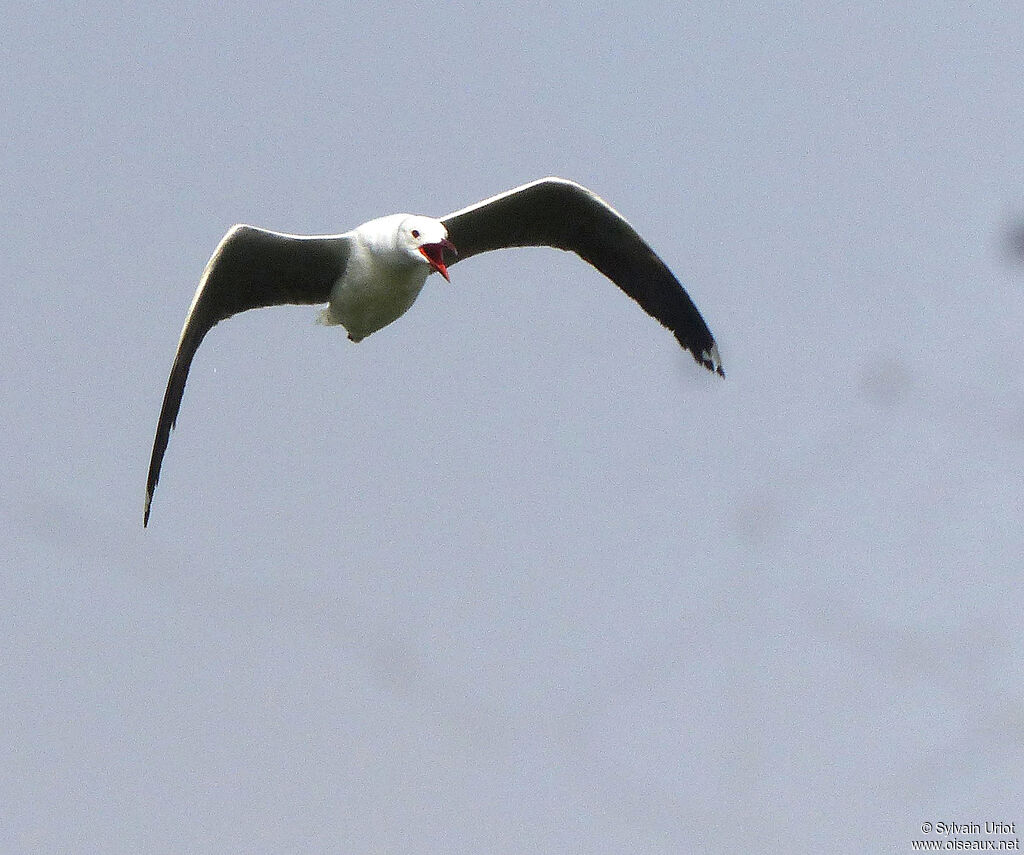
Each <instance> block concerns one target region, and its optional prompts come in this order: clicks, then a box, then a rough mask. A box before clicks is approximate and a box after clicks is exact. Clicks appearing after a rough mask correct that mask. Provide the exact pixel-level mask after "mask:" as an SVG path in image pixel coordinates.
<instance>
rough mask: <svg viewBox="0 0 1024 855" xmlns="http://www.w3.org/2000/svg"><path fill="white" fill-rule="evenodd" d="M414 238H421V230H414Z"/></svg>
mask: <svg viewBox="0 0 1024 855" xmlns="http://www.w3.org/2000/svg"><path fill="white" fill-rule="evenodd" d="M412 236H413V237H414V238H418V237H419V236H420V230H419V229H413V230H412Z"/></svg>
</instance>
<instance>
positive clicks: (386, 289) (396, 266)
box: [321, 214, 430, 341]
mask: <svg viewBox="0 0 1024 855" xmlns="http://www.w3.org/2000/svg"><path fill="white" fill-rule="evenodd" d="M404 216H405V215H404V214H396V215H393V216H390V217H382V218H380V219H379V220H371V221H370V222H368V223H365V224H364V225H362V226H360V227H359V228H358V229H356V230H355V232H354V233H353V238H354V239H353V243H352V250H351V252H350V254H349V258H348V264H347V265H346V266H345V272H344V273H343V274H342V275H341V276H340V277H339V278H338V280H337V281H336V282H335V283H334V287H333V289H332V290H331V302H330V305H329V306H328V308H327V309H326V310H325V312H324V314H323V316H322V317H321V320H322V322H324V323H328V324H330V323H335V324H341V325H342V326H344V327H345V329H346V330H347V331H348V334H349V338H351V339H352V340H353V341H360V340H362V339H364V338H366V337H367V336H368V335H370V334H371V333H375V332H376V331H377V330H379V329H381V328H382V327H386V326H387V325H388V324H390V323H391V322H392V321H395V320H397V319H398V318H400V317H401V316H402V315H404V314H405V313H406V312H407V311H408V310H409V307H410V306H412V304H413V303H414V302H416V298H417V297H418V296H419V293H420V291H421V290H422V289H423V285H424V283H425V282H426V279H427V275H428V274H429V273H430V267H429V266H428V265H427V264H425V263H418V262H417V260H416V259H415V258H412V257H410V256H409V255H408V254H407V253H405V252H402V251H401V250H399V249H398V247H397V246H396V245H395V237H394V236H395V231H396V229H397V223H398V222H401V220H402V218H403V217H404Z"/></svg>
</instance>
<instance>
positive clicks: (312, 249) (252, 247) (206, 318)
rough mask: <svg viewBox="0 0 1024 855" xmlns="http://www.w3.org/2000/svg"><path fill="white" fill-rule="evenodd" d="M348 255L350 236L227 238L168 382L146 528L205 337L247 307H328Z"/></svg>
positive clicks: (209, 268) (240, 231)
mask: <svg viewBox="0 0 1024 855" xmlns="http://www.w3.org/2000/svg"><path fill="white" fill-rule="evenodd" d="M348 252H349V238H348V237H347V236H345V235H327V236H312V237H307V236H302V235H285V234H278V233H277V232H269V231H266V230H264V229H257V228H254V227H253V226H244V225H242V226H234V227H233V228H232V229H231V230H230V231H229V232H228V233H227V234H226V235H224V239H223V240H221V242H220V245H219V246H218V247H217V249H216V250H214V253H213V256H212V257H211V258H210V261H209V262H208V263H207V265H206V270H205V271H204V272H203V278H202V279H201V280H200V281H199V287H198V288H197V289H196V295H195V297H194V298H193V300H192V306H191V308H189V310H188V316H187V317H186V318H185V326H184V328H183V329H182V331H181V338H180V339H179V341H178V352H177V353H176V354H175V355H174V364H173V365H172V366H171V376H170V378H169V379H168V380H167V391H166V392H165V393H164V403H163V407H161V409H160V421H159V422H157V426H156V439H155V440H154V441H153V456H152V457H151V458H150V461H149V477H148V478H147V480H146V510H145V513H144V514H143V518H142V524H143V525H144V526H145V525H146V524H147V523H148V522H149V505H150V503H151V502H152V501H153V490H155V489H156V484H157V481H159V480H160V464H161V462H162V461H163V459H164V452H165V451H166V450H167V441H168V439H169V437H170V434H171V428H173V427H174V422H175V420H176V419H177V417H178V409H179V408H180V407H181V396H182V394H183V393H184V391H185V379H186V378H187V377H188V369H189V366H190V365H191V364H192V357H193V356H195V353H196V350H197V349H198V347H199V343H200V342H201V341H202V340H203V337H204V336H205V335H206V334H207V333H208V332H209V331H210V330H211V329H212V328H213V327H214V326H215V325H216V324H217V323H218V322H219V321H223V320H224V319H225V318H230V317H231V316H232V315H237V314H238V313H239V312H244V311H246V310H247V309H258V308H261V307H263V306H281V305H285V304H288V303H299V304H311V303H326V302H327V301H328V300H330V298H331V288H332V286H333V285H334V281H335V280H336V279H337V278H338V277H339V276H341V274H342V272H343V271H344V269H345V263H346V261H347V260H348Z"/></svg>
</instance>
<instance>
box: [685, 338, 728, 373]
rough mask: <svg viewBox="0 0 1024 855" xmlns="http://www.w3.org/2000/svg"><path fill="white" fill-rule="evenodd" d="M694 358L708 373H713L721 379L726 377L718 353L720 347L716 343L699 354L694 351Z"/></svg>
mask: <svg viewBox="0 0 1024 855" xmlns="http://www.w3.org/2000/svg"><path fill="white" fill-rule="evenodd" d="M692 353H693V358H694V359H696V360H697V362H699V363H700V364H701V365H703V366H704V367H705V368H706V369H707V370H708V371H712V372H714V373H715V374H717V375H718V376H719V377H725V369H724V368H723V367H722V357H721V355H720V354H719V353H718V345H717V344H715V343H714V342H712V343H711V347H709V348H706V349H704V350H702V351H701V352H700V353H699V354H698V353H697V351H696V350H694V351H692Z"/></svg>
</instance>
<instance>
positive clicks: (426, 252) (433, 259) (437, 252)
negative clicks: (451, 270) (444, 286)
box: [420, 238, 459, 282]
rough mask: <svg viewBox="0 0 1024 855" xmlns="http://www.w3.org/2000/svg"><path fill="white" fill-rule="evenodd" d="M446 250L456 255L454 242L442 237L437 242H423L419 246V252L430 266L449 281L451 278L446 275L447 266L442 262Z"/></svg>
mask: <svg viewBox="0 0 1024 855" xmlns="http://www.w3.org/2000/svg"><path fill="white" fill-rule="evenodd" d="M446 249H447V250H448V251H449V252H451V253H453V254H454V255H458V254H459V253H458V251H457V250H456V249H455V246H454V244H452V242H451V241H450V240H448V238H443V239H442V240H441V241H440V242H439V243H425V244H423V246H421V247H420V253H421V254H422V255H423V257H424V258H425V259H426V260H427V261H428V262H429V263H430V266H431V267H433V268H434V270H436V271H437V272H438V273H440V274H441V275H442V276H443V277H444V278H445V279H447V280H448V281H449V282H451V281H452V280H451V278H450V277H449V276H448V268H447V267H446V266H445V263H444V251H445V250H446Z"/></svg>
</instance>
